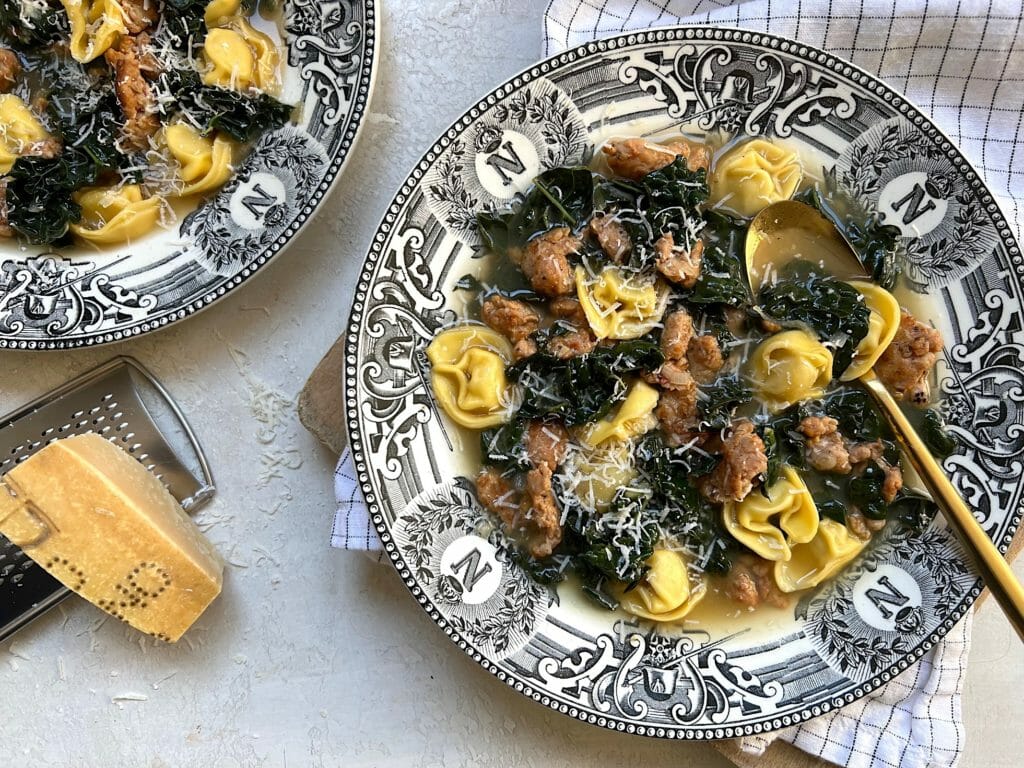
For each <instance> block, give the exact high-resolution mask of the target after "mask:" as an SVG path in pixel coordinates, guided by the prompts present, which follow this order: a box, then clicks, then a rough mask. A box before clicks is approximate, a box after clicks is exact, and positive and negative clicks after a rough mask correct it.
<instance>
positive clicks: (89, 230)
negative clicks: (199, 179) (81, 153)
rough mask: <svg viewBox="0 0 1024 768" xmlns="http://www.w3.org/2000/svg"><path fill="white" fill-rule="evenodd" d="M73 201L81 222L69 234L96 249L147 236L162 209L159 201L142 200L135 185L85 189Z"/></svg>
mask: <svg viewBox="0 0 1024 768" xmlns="http://www.w3.org/2000/svg"><path fill="white" fill-rule="evenodd" d="M73 197H74V200H75V202H76V203H78V204H79V205H80V206H82V221H81V223H79V224H72V225H71V231H72V233H74V234H75V235H76V236H77V237H80V238H82V239H83V240H87V241H89V242H90V243H95V244H96V245H115V244H117V243H126V242H130V241H132V240H136V239H138V238H140V237H142V236H143V235H145V234H147V233H149V232H150V231H152V229H153V228H154V227H155V226H156V224H157V222H158V221H159V220H160V214H161V209H162V208H163V205H164V201H163V199H162V198H159V197H144V196H143V194H142V188H141V187H139V186H138V185H137V184H128V185H125V186H123V187H86V188H83V189H80V190H79V191H77V192H75V193H74V195H73Z"/></svg>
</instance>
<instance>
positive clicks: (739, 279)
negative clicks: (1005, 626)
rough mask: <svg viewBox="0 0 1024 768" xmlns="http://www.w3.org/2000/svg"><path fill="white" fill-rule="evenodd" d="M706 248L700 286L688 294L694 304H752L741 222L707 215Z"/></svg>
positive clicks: (744, 236) (727, 217)
mask: <svg viewBox="0 0 1024 768" xmlns="http://www.w3.org/2000/svg"><path fill="white" fill-rule="evenodd" d="M704 220H705V221H706V222H707V225H706V226H705V228H704V238H705V247H704V254H703V256H702V257H701V265H700V277H699V278H698V279H697V284H696V285H694V286H693V288H692V289H691V290H690V291H689V292H688V293H686V294H685V296H686V300H687V301H688V302H690V303H691V304H727V305H729V306H731V307H739V306H743V305H744V304H749V303H750V291H749V290H748V288H747V281H746V278H745V277H744V274H743V267H742V265H743V264H744V263H745V256H744V254H743V244H744V242H745V238H746V233H747V230H746V226H745V225H744V224H743V223H742V222H740V221H739V220H738V219H733V218H732V217H730V216H726V215H725V214H722V213H719V212H717V211H708V212H706V213H705V214H704Z"/></svg>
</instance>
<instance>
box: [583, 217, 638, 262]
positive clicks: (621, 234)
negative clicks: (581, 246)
mask: <svg viewBox="0 0 1024 768" xmlns="http://www.w3.org/2000/svg"><path fill="white" fill-rule="evenodd" d="M587 231H588V232H590V234H591V235H592V236H593V238H594V239H595V240H597V244H598V245H600V246H601V250H602V251H604V252H605V254H606V255H607V256H608V258H609V259H611V260H612V261H614V262H615V263H616V264H618V263H620V262H621V261H622V259H623V258H624V257H625V256H626V254H627V253H629V249H630V246H631V243H630V240H629V233H628V232H626V228H625V227H624V226H622V225H621V224H620V223H619V222H618V221H616V220H615V217H614V216H610V215H607V214H605V215H599V216H594V217H593V218H592V219H591V220H590V224H589V225H588V226H587Z"/></svg>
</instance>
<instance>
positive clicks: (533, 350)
mask: <svg viewBox="0 0 1024 768" xmlns="http://www.w3.org/2000/svg"><path fill="white" fill-rule="evenodd" d="M536 354H537V342H536V341H534V340H533V339H523V340H522V341H517V342H516V343H515V344H513V345H512V360H513V362H519V361H520V360H525V359H526V358H528V357H532V356H533V355H536Z"/></svg>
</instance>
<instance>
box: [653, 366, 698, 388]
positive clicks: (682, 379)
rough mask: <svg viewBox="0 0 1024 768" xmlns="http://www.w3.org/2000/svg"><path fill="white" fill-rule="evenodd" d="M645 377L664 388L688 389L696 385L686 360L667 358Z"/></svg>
mask: <svg viewBox="0 0 1024 768" xmlns="http://www.w3.org/2000/svg"><path fill="white" fill-rule="evenodd" d="M644 378H645V379H647V382H648V383H649V384H657V385H658V386H659V387H661V388H662V389H688V388H689V387H690V386H693V385H694V381H693V376H691V375H690V368H689V366H688V365H687V364H686V360H682V361H680V360H666V361H665V362H664V363H662V364H661V365H660V366H659V367H658V370H656V371H655V372H654V373H653V374H651V375H649V376H645V377H644Z"/></svg>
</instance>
